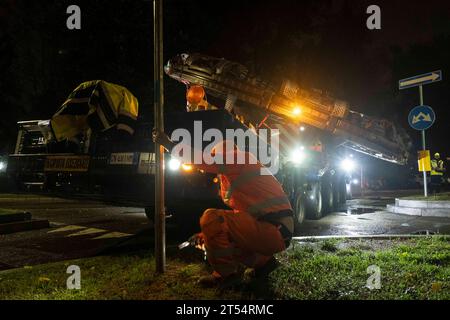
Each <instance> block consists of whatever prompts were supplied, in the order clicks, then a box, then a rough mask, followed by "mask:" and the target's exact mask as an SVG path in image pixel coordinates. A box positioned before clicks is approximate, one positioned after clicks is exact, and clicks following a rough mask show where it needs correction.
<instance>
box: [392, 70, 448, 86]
mask: <svg viewBox="0 0 450 320" xmlns="http://www.w3.org/2000/svg"><path fill="white" fill-rule="evenodd" d="M441 80H442V71H441V70H437V71H433V72H428V73H425V74H421V75H419V76H414V77H411V78H406V79H402V80H400V81H399V82H398V88H399V89H400V90H402V89H407V88H411V87H417V86H421V85H424V84H429V83H433V82H438V81H441Z"/></svg>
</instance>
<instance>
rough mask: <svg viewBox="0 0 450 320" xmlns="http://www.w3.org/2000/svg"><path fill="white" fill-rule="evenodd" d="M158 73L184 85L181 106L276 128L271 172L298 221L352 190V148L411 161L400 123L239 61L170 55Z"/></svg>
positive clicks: (256, 128) (330, 205) (333, 206)
mask: <svg viewBox="0 0 450 320" xmlns="http://www.w3.org/2000/svg"><path fill="white" fill-rule="evenodd" d="M165 72H166V74H167V75H168V76H169V77H171V78H173V79H175V80H177V81H179V82H181V83H182V84H184V85H185V86H186V88H187V95H186V97H187V100H188V105H187V108H188V111H192V110H195V111H194V112H192V113H209V114H212V112H214V111H211V110H209V109H214V108H219V109H222V110H225V111H226V112H228V114H229V115H231V116H232V117H234V118H236V119H237V120H238V121H239V122H241V124H242V125H243V126H244V127H246V128H251V129H252V130H253V132H254V133H255V134H257V135H258V132H260V129H268V130H270V132H271V137H272V136H273V135H279V148H278V150H279V164H280V170H279V171H278V173H277V175H276V176H277V178H278V180H279V181H280V183H281V184H282V185H283V188H284V190H285V192H286V194H287V195H288V196H289V198H290V200H291V203H292V207H293V208H294V212H295V223H296V227H297V228H298V227H299V226H300V225H301V223H302V222H303V220H304V218H305V217H309V218H312V219H320V218H321V217H322V216H323V215H325V214H327V213H329V212H331V211H333V210H336V209H338V207H339V205H340V204H343V203H345V200H346V199H348V198H349V197H350V196H351V174H350V171H351V170H349V169H351V168H350V167H351V166H353V165H354V163H352V159H351V152H353V151H356V152H359V153H362V154H365V155H367V156H371V157H374V158H377V159H381V160H384V161H387V162H391V163H396V164H399V165H405V164H407V163H408V161H409V160H410V151H411V147H412V143H411V140H410V138H409V136H408V135H407V134H406V131H405V130H404V129H403V128H401V127H398V126H396V125H395V124H394V123H392V122H391V121H389V120H386V119H379V118H375V117H370V116H367V115H365V114H362V113H359V112H357V111H354V110H352V109H350V107H349V104H348V103H347V102H345V101H342V100H338V99H336V98H334V97H332V96H330V95H328V94H323V93H322V92H320V91H318V90H307V89H305V88H301V87H300V86H298V85H297V84H296V83H294V82H291V81H287V80H285V81H283V82H282V84H281V86H279V87H278V86H276V85H274V84H273V83H270V82H267V81H264V80H262V79H260V78H258V77H257V76H255V75H252V74H251V73H250V72H249V70H248V69H247V68H246V67H245V66H243V65H241V64H239V63H236V62H232V61H228V60H226V59H223V58H215V57H210V56H206V55H203V54H198V53H194V54H180V55H178V56H176V57H174V58H173V59H170V60H169V61H168V63H167V65H166V66H165ZM199 88H201V89H199ZM202 90H203V93H201V94H200V97H199V95H198V92H201V91H202ZM199 98H200V99H201V101H200V102H199V101H198V100H199ZM198 110H204V111H198ZM274 129H277V130H274ZM272 132H273V134H272ZM271 139H272V138H269V140H271ZM268 142H269V141H268ZM269 143H270V142H269Z"/></svg>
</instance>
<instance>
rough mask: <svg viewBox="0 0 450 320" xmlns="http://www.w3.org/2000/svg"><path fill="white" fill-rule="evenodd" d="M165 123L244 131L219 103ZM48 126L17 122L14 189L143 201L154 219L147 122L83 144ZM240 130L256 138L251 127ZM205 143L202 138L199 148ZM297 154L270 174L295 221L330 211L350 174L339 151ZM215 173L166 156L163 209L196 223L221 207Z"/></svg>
mask: <svg viewBox="0 0 450 320" xmlns="http://www.w3.org/2000/svg"><path fill="white" fill-rule="evenodd" d="M165 124H166V132H167V133H168V135H169V136H170V135H171V133H172V131H173V130H175V129H186V130H187V131H188V132H190V133H191V135H192V138H194V135H195V132H194V126H195V125H196V124H197V125H198V124H201V127H202V134H203V132H205V131H206V130H208V129H211V128H214V129H218V130H219V131H221V132H222V133H223V136H224V137H225V136H226V130H227V129H234V130H236V129H242V130H247V129H248V127H247V126H245V125H244V124H243V123H242V122H241V121H240V120H238V119H237V118H236V117H235V116H233V115H232V114H230V113H229V112H228V111H226V110H220V109H219V110H210V111H202V112H172V113H166V115H165ZM48 125H49V121H47V120H44V121H39V120H34V121H23V122H19V123H18V129H19V130H18V131H19V133H18V138H17V143H16V149H15V152H14V153H13V154H11V155H10V156H9V160H8V166H7V174H8V177H9V180H10V181H11V182H12V184H13V185H14V187H15V188H16V189H17V190H19V191H25V192H36V193H45V194H51V195H57V196H62V197H82V198H88V199H96V200H101V201H105V202H108V203H114V204H118V205H127V206H136V207H143V208H145V209H146V214H147V216H148V217H149V219H153V215H154V210H153V208H154V174H155V156H154V149H153V148H154V144H153V142H152V140H151V132H152V128H153V124H152V123H150V122H142V121H138V123H137V126H136V130H135V134H134V135H133V136H128V137H119V136H117V135H115V131H114V130H109V131H105V132H102V133H98V134H95V135H91V136H90V137H89V139H90V141H89V142H87V141H82V142H81V143H80V145H77V146H70V145H67V142H61V143H55V142H54V141H53V142H50V143H45V139H44V138H43V137H44V136H45V132H46V131H47V129H48ZM246 132H248V133H250V134H251V135H254V136H255V137H256V133H254V132H253V131H246ZM315 135H317V132H316V131H315V129H314V128H308V129H307V130H305V132H304V135H303V139H304V140H306V141H304V145H305V146H307V145H308V144H307V142H308V141H315V140H316V138H315V137H314V136H315ZM331 140H332V139H331ZM331 140H330V143H331V142H332V141H331ZM249 141H250V139H246V140H245V143H246V146H245V148H246V150H248V151H250V152H253V153H254V154H255V155H258V150H255V149H252V147H251V146H249V145H248V142H249ZM327 141H328V140H327ZM300 142H301V141H300ZM209 143H210V142H207V141H205V142H203V147H205V146H206V145H207V144H209ZM88 144H89V147H88V148H85V147H84V146H86V145H88ZM82 151H86V152H82ZM341 151H344V150H341ZM304 155H305V159H304V161H303V162H302V163H298V162H297V161H293V162H290V161H287V162H283V163H282V164H280V166H281V167H280V170H279V171H278V172H277V174H276V177H277V179H278V180H279V181H280V182H281V183H282V184H283V187H284V189H285V191H286V193H287V194H288V195H289V198H290V199H291V202H292V205H293V207H294V208H295V212H296V215H297V218H296V224H297V225H300V224H301V222H302V221H303V220H304V218H305V215H306V214H308V216H309V217H311V218H313V219H318V218H320V217H322V216H323V215H325V214H326V213H328V212H330V211H332V210H335V209H337V208H338V207H339V205H340V204H342V203H345V200H346V198H347V197H348V196H349V194H348V183H349V175H348V174H347V173H346V172H345V171H343V170H340V169H339V161H340V160H341V159H342V158H343V157H344V154H343V153H342V154H340V153H339V152H336V153H335V154H332V155H329V154H328V153H326V152H316V151H314V150H309V149H308V150H304ZM332 157H334V159H332ZM294 160H295V159H294ZM333 161H334V162H335V163H336V165H335V166H334V167H336V168H338V169H336V170H334V169H333V168H334V167H333V168H331V167H330V168H329V169H328V170H327V171H323V170H322V169H323V168H324V167H325V166H326V162H328V163H329V162H333ZM214 178H215V175H211V174H207V173H204V172H200V171H198V170H195V169H193V168H192V167H190V166H186V165H182V164H181V163H179V161H177V160H173V159H171V157H170V155H167V156H166V179H165V182H166V192H165V195H166V206H167V208H166V212H167V214H168V215H171V216H173V217H174V220H180V221H186V220H189V219H191V220H193V221H197V218H198V216H200V214H201V213H202V212H203V211H204V210H205V209H207V208H209V207H223V208H225V206H224V204H223V203H222V201H221V199H220V197H219V194H218V187H219V186H218V185H217V182H216V181H217V180H216V179H214ZM188 215H189V217H188Z"/></svg>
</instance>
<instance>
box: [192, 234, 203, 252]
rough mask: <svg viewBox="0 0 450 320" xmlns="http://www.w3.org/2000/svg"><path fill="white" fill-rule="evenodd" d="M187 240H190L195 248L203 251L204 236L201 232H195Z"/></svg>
mask: <svg viewBox="0 0 450 320" xmlns="http://www.w3.org/2000/svg"><path fill="white" fill-rule="evenodd" d="M189 242H191V243H192V244H193V245H194V246H195V247H196V248H197V249H200V250H203V251H205V236H204V235H203V233H201V232H200V233H196V234H194V235H193V236H192V237H190V238H189Z"/></svg>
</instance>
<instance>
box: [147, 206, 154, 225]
mask: <svg viewBox="0 0 450 320" xmlns="http://www.w3.org/2000/svg"><path fill="white" fill-rule="evenodd" d="M145 215H146V217H147V219H148V220H150V221H151V222H153V221H154V220H155V207H145Z"/></svg>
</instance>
